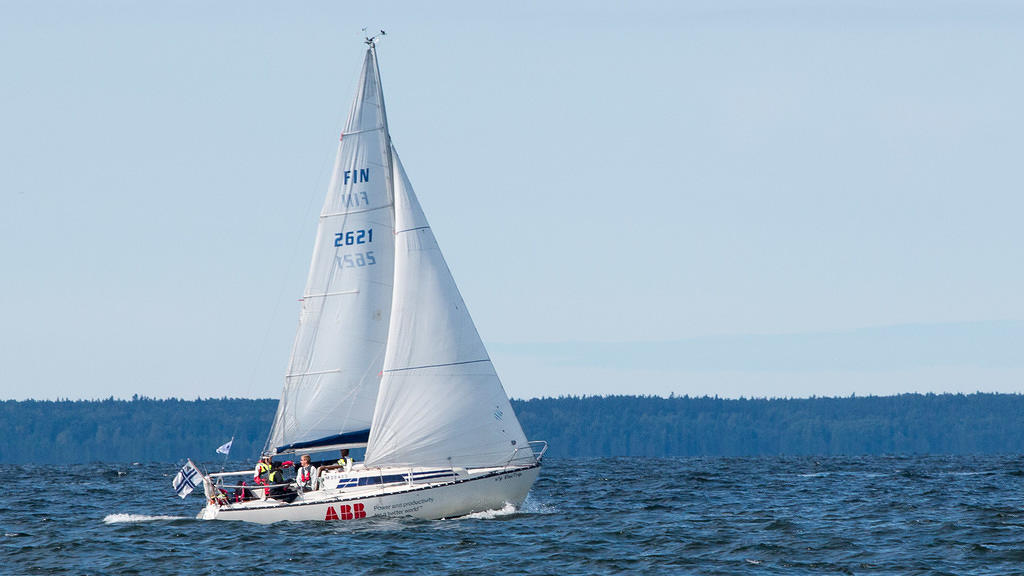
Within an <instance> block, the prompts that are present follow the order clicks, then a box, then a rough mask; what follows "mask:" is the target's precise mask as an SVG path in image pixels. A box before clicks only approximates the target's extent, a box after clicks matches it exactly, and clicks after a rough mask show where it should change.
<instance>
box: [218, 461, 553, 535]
mask: <svg viewBox="0 0 1024 576" xmlns="http://www.w3.org/2000/svg"><path fill="white" fill-rule="evenodd" d="M406 471H408V469H406ZM539 473H540V464H539V463H538V464H535V465H532V466H517V467H505V468H487V469H476V470H469V471H462V472H460V473H459V474H458V476H457V477H455V478H454V479H453V477H451V476H449V477H448V478H446V479H443V480H438V481H431V482H416V483H413V482H406V483H396V484H384V485H377V486H358V487H351V488H340V489H326V490H318V491H314V492H306V493H304V494H301V495H299V497H298V498H296V499H295V501H293V502H292V503H290V504H287V503H284V502H279V501H277V500H274V499H273V498H268V499H266V500H252V501H249V502H242V503H232V504H223V505H218V504H208V505H207V506H206V507H205V508H203V510H202V511H201V512H200V513H199V516H198V518H199V519H202V520H242V521H246V522H256V523H260V524H269V523H272V522H281V521H300V520H320V521H325V520H330V521H334V520H337V521H347V520H358V519H360V518H374V517H412V518H421V519H425V520H436V519H440V518H455V517H458V516H465V515H467V514H472V513H474V512H483V511H485V510H495V509H500V508H503V507H504V506H506V505H507V504H511V505H513V506H515V507H517V508H518V507H519V506H521V505H522V503H523V500H525V499H526V494H527V493H528V492H529V491H530V487H531V486H532V485H533V482H534V481H535V480H536V479H537V475H538V474H539Z"/></svg>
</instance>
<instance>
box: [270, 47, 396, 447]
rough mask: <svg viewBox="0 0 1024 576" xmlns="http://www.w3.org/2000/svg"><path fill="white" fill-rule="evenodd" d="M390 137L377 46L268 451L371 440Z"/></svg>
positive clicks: (344, 148)
mask: <svg viewBox="0 0 1024 576" xmlns="http://www.w3.org/2000/svg"><path fill="white" fill-rule="evenodd" d="M390 154H391V147H390V136H389V135H388V130H387V116H386V114H385V110H384V96H383V93H382V92H381V86H380V72H379V70H378V67H377V56H376V52H375V50H374V48H373V46H372V45H371V47H370V49H369V50H367V52H366V59H365V60H364V62H363V70H362V74H361V75H360V79H359V88H358V90H357V92H356V98H355V101H354V102H353V103H352V109H351V111H350V113H349V117H348V122H347V124H346V126H345V129H344V132H343V133H342V137H341V143H340V144H339V146H338V154H337V158H336V160H335V164H334V173H333V175H332V177H331V183H330V186H329V188H328V191H327V198H326V200H325V201H324V207H323V210H322V212H321V214H320V225H319V229H318V231H317V237H316V247H315V248H314V250H313V260H312V264H311V265H310V270H309V278H308V280H307V282H306V290H305V294H304V295H303V300H302V311H301V314H300V317H299V329H298V333H297V334H296V336H295V344H294V346H293V348H292V355H291V361H290V363H289V367H288V373H287V375H286V376H285V383H284V391H283V392H282V394H281V402H280V404H278V407H277V415H276V416H275V417H274V424H273V427H272V428H271V432H270V436H269V437H268V438H267V444H266V447H265V451H266V452H277V453H282V452H291V451H294V450H299V449H326V448H328V447H337V446H344V445H360V444H365V443H366V441H367V439H368V437H369V429H370V423H371V420H372V417H373V407H374V403H375V402H376V399H377V388H378V384H379V382H380V371H381V367H382V365H383V361H384V350H385V345H386V342H387V334H388V323H389V320H390V315H391V301H392V283H393V277H394V210H393V204H394V202H393V199H392V194H391V188H392V183H391V179H392V166H391V164H392V162H391V158H390Z"/></svg>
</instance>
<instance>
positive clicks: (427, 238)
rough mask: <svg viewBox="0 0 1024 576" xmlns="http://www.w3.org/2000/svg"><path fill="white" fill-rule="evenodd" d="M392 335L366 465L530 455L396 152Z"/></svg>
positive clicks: (466, 463) (463, 462)
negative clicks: (518, 450)
mask: <svg viewBox="0 0 1024 576" xmlns="http://www.w3.org/2000/svg"><path fill="white" fill-rule="evenodd" d="M391 157H392V159H393V161H394V170H395V177H394V191H395V194H394V197H395V278H394V303H393V305H392V313H391V327H390V330H389V332H388V346H387V355H386V357H385V360H384V375H383V379H382V380H381V384H380V392H379V395H378V398H377V406H376V409H375V410H374V417H373V424H372V426H371V428H370V441H369V444H368V445H367V448H366V465H367V466H376V465H397V464H404V465H416V466H446V467H447V466H462V467H470V466H499V465H503V464H506V463H508V462H509V460H511V459H512V457H513V455H515V454H516V453H517V449H521V450H520V452H519V454H520V455H522V454H531V456H532V453H531V452H529V448H528V446H527V441H526V436H525V435H524V434H523V430H522V428H521V427H520V425H519V421H518V420H517V419H516V416H515V413H514V412H513V411H512V407H511V405H510V404H509V401H508V396H506V394H505V390H504V389H503V388H502V386H501V381H500V380H498V375H497V373H496V372H495V370H494V366H493V364H491V360H490V357H489V356H488V355H487V350H486V349H485V348H484V344H483V342H482V341H481V340H480V335H479V334H478V333H477V330H476V326H475V325H474V324H473V320H472V318H470V316H469V312H468V311H467V310H466V304H465V303H464V302H463V300H462V295H461V294H460V293H459V289H458V288H457V287H456V285H455V280H454V279H453V278H452V275H451V272H450V271H449V269H448V265H447V263H445V260H444V256H442V254H441V250H440V248H439V247H438V245H437V241H436V240H435V238H434V233H433V232H432V231H431V230H430V225H429V224H428V223H427V219H426V217H425V216H424V215H423V211H422V210H421V209H420V205H419V201H418V200H417V199H416V195H415V193H414V192H413V189H412V185H411V184H410V183H409V180H408V178H407V177H406V175H405V170H404V169H403V168H402V164H401V162H400V161H399V159H398V154H397V152H395V151H394V150H392V154H391Z"/></svg>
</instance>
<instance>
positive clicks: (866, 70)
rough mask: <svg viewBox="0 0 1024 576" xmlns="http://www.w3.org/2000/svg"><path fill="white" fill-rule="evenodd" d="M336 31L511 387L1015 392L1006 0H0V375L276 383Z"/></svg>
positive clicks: (342, 65) (1022, 372)
mask: <svg viewBox="0 0 1024 576" xmlns="http://www.w3.org/2000/svg"><path fill="white" fill-rule="evenodd" d="M552 4H554V5H552ZM363 26H368V27H370V28H371V29H374V28H384V29H386V30H387V32H388V36H387V38H386V39H385V40H384V41H383V43H382V44H381V45H380V48H379V55H380V62H381V69H382V70H381V71H382V77H383V82H384V90H385V97H386V99H387V103H388V116H389V120H390V124H391V132H392V136H393V138H394V140H395V143H396V145H397V147H398V149H399V151H400V152H401V154H402V159H403V161H404V163H405V167H406V169H407V172H408V173H409V176H410V178H411V179H412V182H413V184H414V186H415V188H416V190H417V193H418V194H419V196H420V199H421V202H422V204H423V207H424V209H425V211H426V212H427V215H428V217H429V218H430V219H431V223H432V225H433V227H434V230H435V233H436V235H437V237H438V240H439V242H440V243H441V246H442V249H443V250H444V252H445V254H446V256H447V259H448V262H449V264H450V266H451V268H452V270H453V273H454V275H455V277H456V280H457V281H458V283H459V285H460V288H461V289H462V292H463V295H464V297H465V299H466V302H467V304H468V306H469V308H470V310H471V312H472V314H473V317H474V319H475V320H476V322H477V325H478V327H479V329H480V332H481V335H482V336H483V337H484V340H485V342H487V344H488V346H489V348H490V350H491V353H492V356H493V357H494V360H495V364H496V366H497V368H498V370H499V373H500V374H501V375H502V378H503V380H504V382H505V385H506V388H507V390H508V391H509V393H510V395H512V396H514V397H527V398H528V397H534V396H541V395H558V394H608V393H647V394H665V395H667V394H669V393H670V392H675V393H676V394H690V395H703V394H711V395H713V394H719V395H722V396H740V395H743V396H809V395H812V394H813V395H848V394H850V393H857V394H887V393H898V392H912V391H920V392H925V391H936V392H939V391H964V392H972V391H975V390H987V391H1008V392H1009V391H1012V392H1020V391H1024V358H1022V354H1021V350H1022V349H1024V347H1022V346H1021V344H1022V343H1024V298H1022V294H1024V267H1022V266H1021V253H1022V248H1024V226H1022V225H1021V219H1022V214H1024V195H1022V194H1021V190H1020V188H1021V166H1022V164H1021V151H1022V150H1024V146H1022V144H1024V142H1022V139H1024V112H1022V110H1024V107H1022V105H1021V103H1022V102H1024V70H1022V68H1024V64H1022V60H1021V54H1024V5H1021V4H1019V3H1016V2H995V1H987V0H982V1H980V2H966V1H965V2H930V1H929V2H924V1H921V2H901V3H893V2H881V1H875V2H829V3H823V2H812V1H806V2H790V1H782V2H758V1H754V0H749V1H741V2H721V1H711V0H709V1H704V2H629V3H625V2H623V3H618V2H607V3H600V2H571V3H570V2H565V3H547V2H515V3H494V4H493V5H492V4H491V3H483V4H481V3H479V2H464V3H448V4H445V5H443V6H440V5H438V4H436V3H412V2H409V3H393V2H371V3H362V4H355V3H341V2H308V3H302V4H291V3H283V2H276V1H275V2H174V3H152V2H87V1H74V2H17V3H12V2H0V75H2V83H0V202H2V204H0V207H2V210H0V261H2V264H3V274H4V276H3V282H2V283H0V326H2V330H0V366H3V368H2V370H0V398H17V399H21V398H30V397H33V398H57V397H69V398H96V397H106V396H110V395H113V396H117V397H129V396H131V395H132V394H134V393H139V394H145V395H149V396H158V397H163V396H180V397H186V398H194V397H196V396H203V397H207V396H223V395H227V396H254V397H275V396H277V395H278V393H279V391H280V386H281V383H282V378H283V373H284V370H285V367H286V364H287V359H288V354H289V352H290V348H291V341H292V338H293V336H294V333H295V326H296V322H297V315H298V302H297V301H296V300H297V299H298V298H299V297H300V294H301V293H302V288H303V284H304V282H305V275H306V268H307V266H308V262H309V255H310V252H311V250H312V242H313V233H314V231H315V225H316V214H317V211H318V210H319V206H320V204H321V202H322V200H323V195H324V192H325V189H326V186H327V181H328V177H329V171H330V164H331V161H332V159H333V155H334V151H335V146H336V143H337V134H338V132H339V131H340V127H341V124H342V122H343V121H344V118H345V115H346V114H347V111H348V108H349V104H350V101H351V98H352V93H353V91H354V88H355V84H356V80H357V75H358V70H359V66H360V63H361V60H362V55H363V45H362V44H361V42H360V40H361V33H360V28H362V27H363Z"/></svg>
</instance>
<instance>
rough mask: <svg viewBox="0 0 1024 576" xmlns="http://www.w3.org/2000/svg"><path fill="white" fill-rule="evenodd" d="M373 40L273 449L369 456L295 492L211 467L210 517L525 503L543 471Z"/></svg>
mask: <svg viewBox="0 0 1024 576" xmlns="http://www.w3.org/2000/svg"><path fill="white" fill-rule="evenodd" d="M378 38H379V37H376V36H375V37H372V38H367V39H366V44H367V45H368V48H367V50H366V55H365V59H364V61H363V67H362V72H361V74H360V78H359V85H358V88H357V90H356V97H355V100H354V101H353V103H352V108H351V110H350V113H349V116H348V121H347V123H346V125H345V128H344V130H343V132H342V134H341V139H340V143H339V146H338V152H337V156H336V160H335V165H334V172H333V175H332V177H331V182H330V185H329V187H328V192H327V198H326V200H325V202H324V206H323V210H322V211H321V213H320V217H319V228H318V232H317V237H316V245H315V247H314V250H313V258H312V263H311V265H310V269H309V276H308V278H307V282H306V289H305V293H304V294H303V297H302V304H301V312H300V316H299V328H298V332H297V334H296V337H295V343H294V346H293V349H292V354H291V360H290V362H289V367H288V372H287V374H286V375H285V381H284V389H283V391H282V395H281V400H280V403H279V404H278V407H277V413H276V415H275V417H274V421H273V425H272V427H271V430H270V434H269V436H268V438H267V443H266V446H265V448H264V452H263V453H264V455H272V456H274V457H284V456H287V455H289V454H296V453H308V452H323V451H328V450H331V451H333V450H339V449H348V448H365V458H364V461H363V462H359V463H355V464H354V465H349V466H344V467H342V468H338V469H334V470H330V471H327V472H326V473H325V474H322V475H321V476H320V478H319V479H318V480H319V489H316V490H306V491H302V492H295V491H289V490H285V491H284V492H286V493H287V494H288V497H287V498H284V497H281V496H280V493H281V491H280V490H278V491H276V492H275V490H273V489H272V488H271V487H256V488H253V487H252V486H251V485H250V486H249V487H248V488H246V487H245V484H244V481H245V478H244V476H249V477H251V476H252V475H253V471H252V470H245V471H241V472H221V473H215V474H209V475H205V476H203V486H204V492H205V495H206V499H207V504H206V506H205V507H204V508H203V510H202V511H201V512H200V513H199V518H201V519H207V520H244V521H251V522H259V523H270V522H276V521H282V520H321V521H323V520H339V521H343V520H355V519H360V518H371V517H375V516H388V517H415V518H423V519H439V518H452V517H458V516H464V515H467V514H471V513H474V512H481V511H485V510H493V509H501V508H504V507H506V506H508V505H511V506H514V507H519V506H521V505H522V503H523V501H524V500H525V498H526V495H527V493H528V492H529V490H530V488H531V486H532V485H533V483H534V481H535V480H536V479H537V476H538V474H539V471H540V465H541V458H542V457H543V454H544V452H545V451H546V449H547V443H546V442H543V441H535V442H529V441H527V439H526V436H525V435H524V434H523V430H522V427H521V426H520V424H519V421H518V419H517V418H516V415H515V412H514V411H513V409H512V406H511V404H510V403H509V400H508V396H507V395H506V393H505V390H504V388H503V387H502V384H501V381H500V380H499V378H498V375H497V373H496V371H495V369H494V366H493V364H492V363H491V360H490V357H489V356H488V354H487V350H486V349H485V347H484V344H483V342H482V340H481V338H480V335H479V333H478V332H477V329H476V326H475V325H474V324H473V320H472V319H471V318H470V315H469V312H468V311H467V309H466V305H465V303H464V302H463V299H462V296H461V294H460V293H459V290H458V287H457V286H456V285H455V281H454V279H453V278H452V275H451V272H450V271H449V269H448V265H447V264H446V262H445V260H444V257H443V256H442V254H441V251H440V248H439V247H438V245H437V241H436V240H435V238H434V234H433V232H432V231H431V228H430V224H429V223H428V222H427V219H426V217H425V216H424V213H423V210H422V209H421V207H420V203H419V201H418V200H417V198H416V195H415V193H414V192H413V188H412V185H411V184H410V182H409V178H408V176H407V175H406V173H405V170H404V169H403V167H402V163H401V161H400V160H399V157H398V152H397V151H396V150H395V147H394V144H393V143H392V141H391V136H390V133H389V131H388V122H387V115H386V112H385V107H384V96H383V91H382V89H381V82H380V70H379V67H378V64H377V51H376V45H377V40H378ZM233 476H234V477H243V479H242V480H241V481H232V480H231V477H233ZM250 480H251V478H250ZM275 493H276V494H277V496H275ZM239 494H241V495H242V496H241V497H239Z"/></svg>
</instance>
